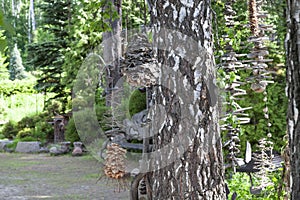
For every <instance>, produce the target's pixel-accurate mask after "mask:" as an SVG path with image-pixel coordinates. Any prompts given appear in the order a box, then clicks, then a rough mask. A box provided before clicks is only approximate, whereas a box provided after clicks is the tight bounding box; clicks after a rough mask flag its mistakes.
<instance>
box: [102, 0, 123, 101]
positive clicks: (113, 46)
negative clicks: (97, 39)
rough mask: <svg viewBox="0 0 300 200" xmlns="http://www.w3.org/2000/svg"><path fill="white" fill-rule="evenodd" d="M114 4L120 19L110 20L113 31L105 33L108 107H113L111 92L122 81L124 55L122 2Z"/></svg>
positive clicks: (118, 1)
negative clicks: (122, 57)
mask: <svg viewBox="0 0 300 200" xmlns="http://www.w3.org/2000/svg"><path fill="white" fill-rule="evenodd" d="M112 4H113V6H114V7H115V8H113V9H115V11H116V12H117V14H118V16H119V18H118V19H112V20H109V24H110V26H111V28H112V30H111V31H106V32H104V33H103V45H104V48H103V59H104V61H105V63H106V64H107V75H106V95H107V96H106V105H107V106H111V92H112V90H113V88H114V86H115V85H116V83H117V81H118V80H119V79H120V76H121V75H120V57H121V55H122V52H121V51H122V46H121V29H122V6H121V5H122V0H117V1H114V0H112ZM112 12H114V10H113V11H112Z"/></svg>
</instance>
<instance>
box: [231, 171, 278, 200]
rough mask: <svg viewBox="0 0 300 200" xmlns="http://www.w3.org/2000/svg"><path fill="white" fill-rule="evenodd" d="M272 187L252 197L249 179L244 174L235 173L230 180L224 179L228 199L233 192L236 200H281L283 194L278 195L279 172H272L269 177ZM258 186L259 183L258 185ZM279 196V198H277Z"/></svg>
mask: <svg viewBox="0 0 300 200" xmlns="http://www.w3.org/2000/svg"><path fill="white" fill-rule="evenodd" d="M269 178H270V181H271V182H272V185H270V186H268V187H267V188H265V189H264V190H263V191H262V194H260V195H252V194H251V193H250V186H251V184H250V178H249V176H248V175H247V174H246V173H235V174H233V175H232V177H231V178H228V179H226V180H227V184H228V188H229V190H230V194H229V198H228V199H231V196H232V194H233V192H236V193H237V200H244V199H252V200H274V199H277V200H282V199H283V194H282V193H278V190H279V189H280V188H279V186H280V184H281V181H282V180H281V170H279V171H276V172H273V173H271V174H270V175H269ZM258 184H259V183H258ZM278 195H279V196H278Z"/></svg>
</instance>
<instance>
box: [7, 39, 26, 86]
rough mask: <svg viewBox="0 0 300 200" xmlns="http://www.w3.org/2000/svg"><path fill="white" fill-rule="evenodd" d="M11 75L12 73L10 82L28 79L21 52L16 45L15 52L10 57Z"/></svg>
mask: <svg viewBox="0 0 300 200" xmlns="http://www.w3.org/2000/svg"><path fill="white" fill-rule="evenodd" d="M9 73H10V77H9V78H10V80H12V81H13V80H15V79H20V80H21V79H24V78H26V75H25V68H24V66H23V64H22V58H21V54H20V51H19V49H18V46H17V44H15V46H14V48H13V51H12V53H11V57H10V65H9Z"/></svg>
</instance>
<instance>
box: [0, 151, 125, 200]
mask: <svg viewBox="0 0 300 200" xmlns="http://www.w3.org/2000/svg"><path fill="white" fill-rule="evenodd" d="M100 168H101V164H100V163H99V162H98V161H97V160H96V159H94V158H93V157H92V156H82V157H72V156H70V155H64V156H50V155H48V154H19V153H0V199H1V200H35V199H47V200H48V199H51V200H81V199H82V200H106V199H107V200H114V199H116V200H117V199H118V200H119V199H120V200H122V199H124V200H125V199H129V192H128V188H127V189H126V190H125V191H124V190H122V191H121V192H118V191H115V190H118V184H117V182H116V181H111V180H108V179H106V178H102V179H101V180H100V181H98V182H97V179H98V177H99V176H100V175H99V173H100ZM127 182H128V181H127ZM128 184H129V182H128Z"/></svg>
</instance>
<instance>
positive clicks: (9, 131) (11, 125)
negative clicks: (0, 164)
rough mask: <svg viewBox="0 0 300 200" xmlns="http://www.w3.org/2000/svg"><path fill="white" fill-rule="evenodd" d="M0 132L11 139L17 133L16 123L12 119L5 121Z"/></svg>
mask: <svg viewBox="0 0 300 200" xmlns="http://www.w3.org/2000/svg"><path fill="white" fill-rule="evenodd" d="M1 133H2V134H3V135H4V137H5V138H8V139H13V138H14V137H15V136H16V135H17V133H18V130H17V124H16V123H15V122H13V121H9V122H7V123H6V124H5V125H4V127H3V129H2V131H1Z"/></svg>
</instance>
